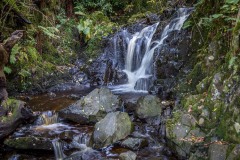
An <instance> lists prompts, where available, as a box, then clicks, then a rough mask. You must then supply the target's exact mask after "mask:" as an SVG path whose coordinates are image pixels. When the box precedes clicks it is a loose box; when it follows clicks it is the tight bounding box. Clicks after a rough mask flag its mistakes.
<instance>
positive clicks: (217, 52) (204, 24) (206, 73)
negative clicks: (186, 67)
mask: <svg viewBox="0 0 240 160" xmlns="http://www.w3.org/2000/svg"><path fill="white" fill-rule="evenodd" d="M239 2H240V1H239V0H225V1H222V0H216V1H209V0H199V1H198V3H197V4H196V5H195V7H196V11H195V12H194V13H193V15H192V16H191V18H190V20H189V21H187V22H186V23H185V24H184V27H185V28H189V29H192V31H193V39H196V41H195V42H194V41H193V42H192V46H193V52H192V56H191V63H192V67H193V69H192V71H191V72H190V73H189V74H188V75H187V76H186V77H185V82H183V83H180V85H179V86H178V89H177V90H178V92H179V94H180V95H181V97H182V105H183V106H184V110H185V111H189V112H191V114H192V115H194V117H195V118H196V119H197V121H198V120H199V119H200V118H203V119H204V125H202V126H201V129H202V130H203V131H204V132H205V133H206V134H208V136H217V137H218V138H219V139H221V140H223V141H227V142H231V143H239V142H240V135H239V133H238V131H237V130H236V129H235V126H234V125H235V124H239V123H240V121H239V120H240V119H239V118H238V117H237V116H234V115H235V114H236V113H239V111H240V110H239V105H238V102H239V101H238V99H239V98H236V96H237V95H239V93H238V92H237V90H238V89H237V88H239V87H240V86H239V82H240V79H239V73H240V68H239V59H240V57H239V33H240V28H239V18H240V15H239V14H240V10H239ZM204 113H208V115H207V116H204Z"/></svg>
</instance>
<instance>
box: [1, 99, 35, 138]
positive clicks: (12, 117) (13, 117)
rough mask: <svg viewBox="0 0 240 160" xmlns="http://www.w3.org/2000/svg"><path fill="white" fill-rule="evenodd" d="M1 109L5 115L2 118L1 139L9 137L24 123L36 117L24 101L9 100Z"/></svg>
mask: <svg viewBox="0 0 240 160" xmlns="http://www.w3.org/2000/svg"><path fill="white" fill-rule="evenodd" d="M1 107H2V110H4V112H5V114H4V115H2V116H1V117H0V139H2V138H4V137H6V136H7V135H9V134H10V133H11V132H13V131H14V130H15V129H16V128H17V127H18V126H19V125H20V124H21V123H23V122H24V121H27V120H31V119H32V118H33V117H34V115H33V113H32V111H31V110H30V109H28V108H27V107H26V106H25V102H23V101H19V100H14V99H8V101H7V102H6V103H4V104H3V106H0V108H1Z"/></svg>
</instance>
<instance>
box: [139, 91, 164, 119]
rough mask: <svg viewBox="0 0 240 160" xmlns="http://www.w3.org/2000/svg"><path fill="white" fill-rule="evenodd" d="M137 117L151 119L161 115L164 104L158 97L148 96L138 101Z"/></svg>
mask: <svg viewBox="0 0 240 160" xmlns="http://www.w3.org/2000/svg"><path fill="white" fill-rule="evenodd" d="M136 113H137V116H138V117H139V118H150V117H155V116H158V115H161V113H162V104H161V102H160V100H159V98H158V97H156V96H153V95H147V96H145V97H141V98H140V99H139V100H138V101H137V109H136Z"/></svg>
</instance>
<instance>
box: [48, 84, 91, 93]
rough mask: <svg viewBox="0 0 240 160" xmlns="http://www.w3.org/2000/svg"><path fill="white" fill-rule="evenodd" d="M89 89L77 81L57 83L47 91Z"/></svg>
mask: <svg viewBox="0 0 240 160" xmlns="http://www.w3.org/2000/svg"><path fill="white" fill-rule="evenodd" d="M86 89H89V87H88V86H86V85H83V84H78V83H62V84H57V85H55V86H53V87H51V88H50V89H48V92H63V91H82V90H86Z"/></svg>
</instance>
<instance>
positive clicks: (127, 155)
mask: <svg viewBox="0 0 240 160" xmlns="http://www.w3.org/2000/svg"><path fill="white" fill-rule="evenodd" d="M119 158H120V160H135V159H136V158H137V155H136V153H134V152H132V151H127V152H124V153H121V154H120V155H119Z"/></svg>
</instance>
